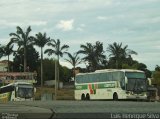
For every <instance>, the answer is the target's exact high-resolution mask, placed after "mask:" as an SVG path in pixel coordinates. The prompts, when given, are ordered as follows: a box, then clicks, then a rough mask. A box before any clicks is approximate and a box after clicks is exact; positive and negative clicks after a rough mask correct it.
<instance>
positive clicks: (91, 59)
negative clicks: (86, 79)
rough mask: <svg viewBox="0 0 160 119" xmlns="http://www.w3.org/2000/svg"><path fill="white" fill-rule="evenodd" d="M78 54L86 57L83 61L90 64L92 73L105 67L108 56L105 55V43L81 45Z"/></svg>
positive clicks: (97, 42)
mask: <svg viewBox="0 0 160 119" xmlns="http://www.w3.org/2000/svg"><path fill="white" fill-rule="evenodd" d="M80 48H81V50H79V51H78V52H77V53H78V54H83V55H85V56H84V57H83V58H82V60H84V61H85V62H88V64H89V66H88V67H89V69H90V71H95V70H97V69H101V68H102V67H103V66H104V63H105V59H106V56H105V55H104V50H103V43H101V42H99V41H96V43H95V45H93V44H91V43H87V44H86V45H80Z"/></svg>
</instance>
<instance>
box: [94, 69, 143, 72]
mask: <svg viewBox="0 0 160 119" xmlns="http://www.w3.org/2000/svg"><path fill="white" fill-rule="evenodd" d="M115 71H122V72H143V71H141V70H135V69H102V70H96V71H95V72H115Z"/></svg>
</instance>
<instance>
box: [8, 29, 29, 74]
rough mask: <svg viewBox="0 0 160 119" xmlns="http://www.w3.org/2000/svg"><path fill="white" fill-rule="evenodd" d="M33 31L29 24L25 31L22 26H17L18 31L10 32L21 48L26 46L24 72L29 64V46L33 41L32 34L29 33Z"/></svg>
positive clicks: (12, 38)
mask: <svg viewBox="0 0 160 119" xmlns="http://www.w3.org/2000/svg"><path fill="white" fill-rule="evenodd" d="M30 32H31V27H30V26H29V27H28V28H27V30H26V32H24V31H23V30H22V29H21V27H19V26H17V31H16V33H10V36H11V40H12V41H13V42H14V43H17V44H18V46H19V48H18V49H20V48H22V47H23V48H24V72H25V71H26V66H27V50H26V49H27V46H28V45H30V43H31V42H30V41H31V36H29V33H30Z"/></svg>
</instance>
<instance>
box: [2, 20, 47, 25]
mask: <svg viewBox="0 0 160 119" xmlns="http://www.w3.org/2000/svg"><path fill="white" fill-rule="evenodd" d="M46 24H47V22H46V21H23V22H22V21H21V22H18V21H16V22H14V21H12V22H11V21H8V20H0V25H1V26H3V27H4V26H7V27H16V26H26V25H31V26H45V25H46Z"/></svg>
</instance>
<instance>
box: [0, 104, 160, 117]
mask: <svg viewBox="0 0 160 119" xmlns="http://www.w3.org/2000/svg"><path fill="white" fill-rule="evenodd" d="M1 105H2V104H0V112H2V110H3V109H4V108H6V109H5V110H3V112H5V111H6V112H15V111H16V112H18V111H21V112H22V111H23V109H24V112H26V113H28V112H29V113H30V112H31V111H33V112H32V113H39V114H40V113H45V114H46V115H47V116H48V117H51V115H52V114H54V116H53V117H55V115H56V116H57V115H58V116H59V115H60V114H61V115H63V114H64V115H63V116H66V115H65V114H72V116H76V117H82V116H83V115H84V117H85V114H87V113H88V114H93V115H94V117H95V116H101V115H102V114H111V113H112V114H115V113H145V114H155V113H158V115H156V117H157V118H158V116H159V118H160V102H136V101H134V102H133V101H33V102H10V103H8V104H7V105H8V107H3V109H2V108H1ZM3 106H4V104H3ZM9 107H12V108H10V109H9ZM15 107H17V108H16V109H15V110H12V109H13V108H15ZM27 111H28V112H27ZM43 111H44V112H43ZM98 114H100V115H98ZM78 115H79V116H78ZM93 115H92V116H93ZM89 116H90V115H89ZM104 116H106V115H104ZM110 116H111V115H110ZM151 116H152V115H151ZM153 116H155V115H153ZM59 117H61V116H59ZM74 118H75V117H74ZM117 118H118V117H117Z"/></svg>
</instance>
